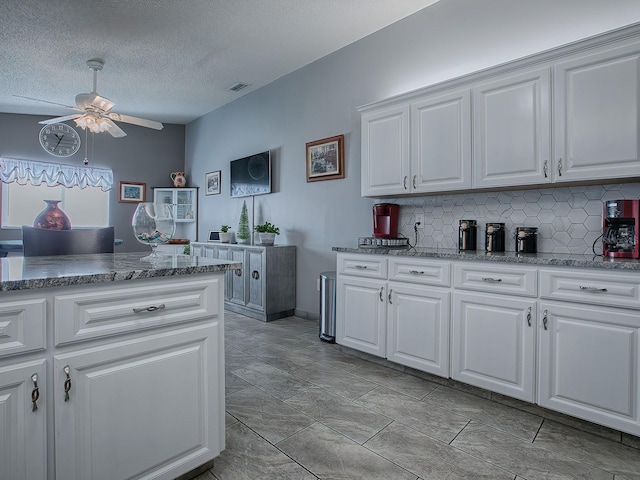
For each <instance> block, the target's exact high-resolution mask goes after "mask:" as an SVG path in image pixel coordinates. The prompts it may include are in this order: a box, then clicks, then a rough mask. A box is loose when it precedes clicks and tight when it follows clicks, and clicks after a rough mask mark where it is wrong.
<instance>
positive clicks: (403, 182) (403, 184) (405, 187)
mask: <svg viewBox="0 0 640 480" xmlns="http://www.w3.org/2000/svg"><path fill="white" fill-rule="evenodd" d="M402 186H403V187H404V189H405V190H406V189H407V176H406V175H405V176H404V179H403V180H402Z"/></svg>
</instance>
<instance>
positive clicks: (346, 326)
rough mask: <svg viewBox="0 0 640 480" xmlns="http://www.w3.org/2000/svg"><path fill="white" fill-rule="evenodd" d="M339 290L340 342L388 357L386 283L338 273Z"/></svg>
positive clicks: (337, 298)
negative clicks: (386, 354)
mask: <svg viewBox="0 0 640 480" xmlns="http://www.w3.org/2000/svg"><path fill="white" fill-rule="evenodd" d="M337 289H338V290H337V292H336V293H337V295H336V342H337V343H339V344H340V345H345V346H347V347H352V348H355V349H356V350H360V351H362V352H367V353H371V354H372V355H377V356H379V357H384V356H385V348H386V347H385V339H386V322H387V297H386V295H387V293H386V292H387V287H386V282H382V281H379V280H369V279H365V278H354V277H347V276H338V280H337Z"/></svg>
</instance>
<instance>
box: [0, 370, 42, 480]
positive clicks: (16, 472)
mask: <svg viewBox="0 0 640 480" xmlns="http://www.w3.org/2000/svg"><path fill="white" fill-rule="evenodd" d="M34 375H36V377H35V381H36V382H37V387H38V389H37V390H36V384H35V383H34V380H33V379H34ZM45 375H46V360H45V359H44V358H42V359H38V360H34V361H27V362H19V363H14V364H9V365H6V366H4V367H0V479H3V480H4V479H7V480H9V479H11V480H44V479H46V478H47V442H46V438H47V405H46V404H47V401H48V400H47V397H48V396H49V393H50V392H47V387H46V384H47V383H46V376H45ZM32 399H34V400H35V402H33V401H32ZM34 404H35V406H36V407H37V409H35V410H34V407H33V406H34Z"/></svg>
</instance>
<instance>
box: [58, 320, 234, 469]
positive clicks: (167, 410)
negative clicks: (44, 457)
mask: <svg viewBox="0 0 640 480" xmlns="http://www.w3.org/2000/svg"><path fill="white" fill-rule="evenodd" d="M221 330H222V325H220V324H219V323H214V324H208V325H199V326H194V327H189V328H184V329H181V330H178V331H175V332H171V333H161V334H155V335H149V336H145V337H141V338H137V339H133V340H123V341H120V342H117V343H113V344H110V345H108V346H96V347H90V348H86V349H83V350H79V351H74V352H71V353H63V354H57V355H55V356H54V395H55V398H54V413H55V429H56V449H55V454H56V462H55V463H56V478H59V479H65V480H74V479H77V480H85V479H93V480H99V479H104V480H113V479H124V478H133V477H136V478H154V479H173V478H175V477H177V476H180V475H182V474H184V473H186V472H188V471H189V470H192V469H194V468H196V467H198V466H200V465H201V464H203V463H205V462H208V461H210V460H212V459H213V458H214V457H216V456H218V455H219V453H220V451H221V450H223V449H224V427H223V425H224V357H221V356H219V355H218V352H219V353H220V354H222V352H223V345H222V340H221V338H222V335H223V332H222V331H221ZM66 365H68V366H69V369H70V373H69V379H70V381H71V385H70V387H71V389H70V391H69V398H68V400H67V401H65V394H64V385H65V381H66V380H67V377H66V375H65V373H64V367H65V366H66Z"/></svg>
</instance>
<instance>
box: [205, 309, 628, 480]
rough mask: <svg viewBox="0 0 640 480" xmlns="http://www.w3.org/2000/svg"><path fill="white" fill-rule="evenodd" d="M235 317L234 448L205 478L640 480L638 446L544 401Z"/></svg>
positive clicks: (230, 395) (280, 323)
mask: <svg viewBox="0 0 640 480" xmlns="http://www.w3.org/2000/svg"><path fill="white" fill-rule="evenodd" d="M225 315H226V371H227V374H226V381H227V384H226V394H227V395H226V402H227V404H226V410H227V415H226V431H227V436H226V439H227V440H226V442H227V445H226V450H225V451H224V452H223V453H222V455H221V456H220V457H219V458H218V459H216V460H215V462H214V467H213V468H212V469H211V470H209V471H207V472H205V473H204V474H201V475H200V476H198V477H197V480H213V479H218V480H228V479H248V480H258V479H260V480H263V479H264V480H270V479H304V480H306V479H315V478H322V479H367V480H374V479H384V480H389V479H394V480H395V479H411V480H432V479H433V480H455V479H492V480H494V479H495V480H501V479H504V480H525V479H527V480H534V479H545V480H548V479H553V480H559V479H584V480H591V479H593V480H597V479H603V480H604V479H607V480H622V479H624V480H640V449H636V448H632V447H630V446H627V445H624V444H622V443H619V442H615V441H612V440H609V439H607V438H604V437H602V436H600V435H594V434H592V433H588V432H586V431H584V430H577V429H575V428H572V427H570V426H567V425H565V424H562V423H558V422H555V421H552V420H549V419H547V418H543V417H542V416H540V415H536V414H535V413H531V412H538V413H539V410H536V408H537V407H535V406H531V407H532V408H529V409H528V410H529V411H526V410H527V405H528V404H522V403H517V402H516V403H515V405H516V407H513V406H510V405H506V404H505V403H508V401H507V402H505V403H499V402H496V401H492V400H488V399H486V398H482V397H481V396H478V395H472V394H470V393H467V392H465V391H463V390H464V389H463V390H460V389H456V388H451V387H449V386H445V385H441V384H439V383H435V382H432V381H429V380H426V379H422V378H418V377H416V376H413V375H409V374H407V373H404V372H402V371H398V370H394V369H391V368H388V367H386V366H382V365H379V364H377V363H374V362H370V361H367V360H364V359H362V358H359V357H357V356H354V355H349V354H347V353H344V352H343V351H341V350H342V349H341V347H339V346H336V345H330V344H326V343H323V342H320V340H318V336H317V335H318V332H317V326H316V323H315V322H312V321H309V320H303V319H300V318H297V317H290V318H286V319H282V320H277V321H275V322H270V323H263V322H260V321H258V320H254V319H251V318H248V317H245V316H242V315H238V314H235V313H231V312H227V313H226V314H225ZM458 386H459V385H458ZM485 393H486V392H485ZM507 400H508V399H507ZM518 407H521V408H518ZM565 423H567V422H565ZM588 425H590V424H588ZM599 428H600V427H597V426H595V425H593V429H594V431H599ZM603 430H604V431H606V429H603ZM611 432H612V431H611ZM612 435H613V436H614V437H615V435H616V434H615V432H612ZM618 436H619V433H618ZM633 440H635V437H631V441H633Z"/></svg>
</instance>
